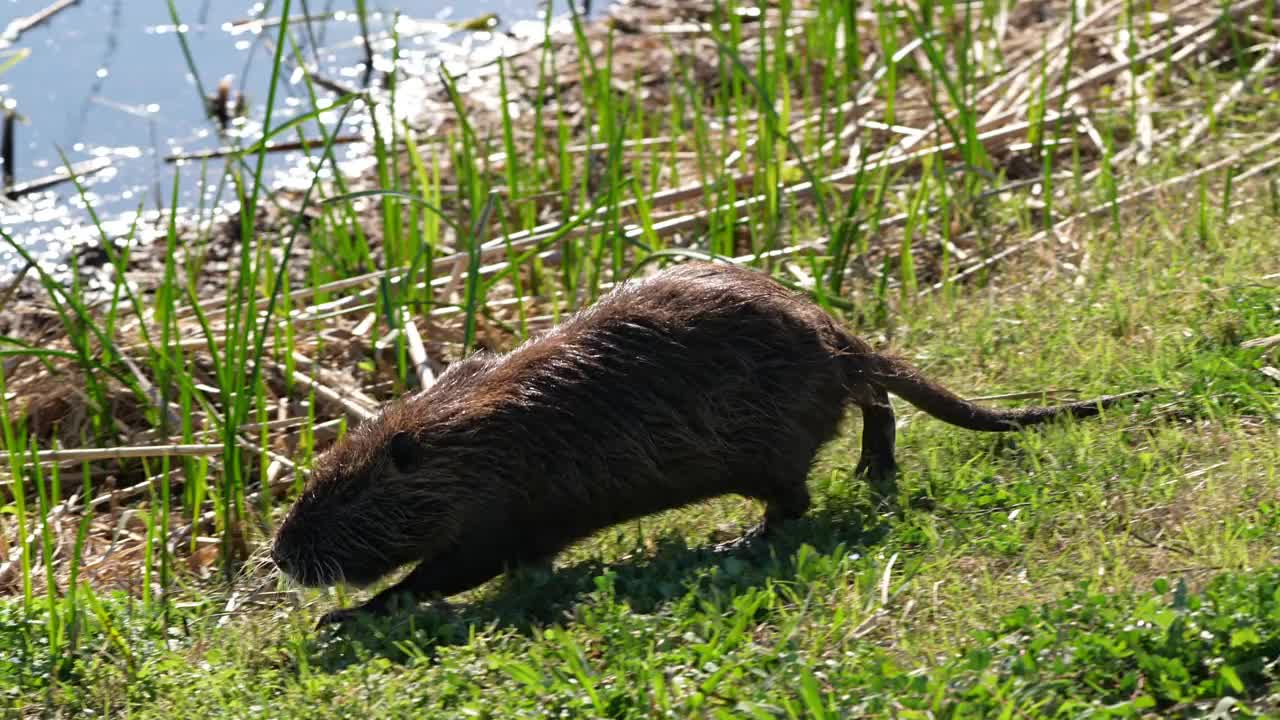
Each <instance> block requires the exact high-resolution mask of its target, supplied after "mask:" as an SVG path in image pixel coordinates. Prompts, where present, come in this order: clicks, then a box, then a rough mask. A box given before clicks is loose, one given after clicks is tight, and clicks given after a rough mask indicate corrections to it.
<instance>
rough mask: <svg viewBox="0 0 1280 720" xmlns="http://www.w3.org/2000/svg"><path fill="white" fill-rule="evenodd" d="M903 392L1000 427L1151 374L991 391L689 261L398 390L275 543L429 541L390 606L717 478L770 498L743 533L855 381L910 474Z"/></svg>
mask: <svg viewBox="0 0 1280 720" xmlns="http://www.w3.org/2000/svg"><path fill="white" fill-rule="evenodd" d="M890 392H892V393H894V394H895V395H898V396H900V397H902V398H903V399H905V400H907V401H909V402H910V403H912V404H913V405H916V406H917V407H919V408H921V409H922V410H924V411H925V412H927V413H929V414H931V415H933V416H934V417H937V418H939V419H941V420H944V421H946V422H948V423H952V424H954V425H959V426H961V427H964V428H968V429H970V430H986V431H1005V430H1016V429H1018V428H1021V427H1024V426H1027V425H1034V424H1037V423H1042V422H1044V421H1046V420H1049V419H1051V418H1054V417H1058V416H1061V415H1071V416H1076V417H1085V416H1089V415H1096V414H1097V413H1098V412H1099V408H1101V407H1105V406H1108V405H1111V404H1112V403H1114V402H1116V401H1117V400H1118V399H1120V398H1123V397H1130V396H1133V395H1135V394H1136V393H1128V394H1126V395H1117V396H1109V397H1104V398H1098V399H1096V400H1092V401H1088V402H1078V403H1072V404H1067V405H1060V406H1056V407H1031V408H1023V409H1014V410H1002V409H992V408H987V407H982V406H979V405H975V404H972V403H970V402H968V401H966V400H963V399H961V398H960V397H957V396H956V395H954V394H952V393H951V392H949V391H948V390H946V389H944V388H942V387H941V386H939V385H937V384H935V383H933V382H932V381H930V380H928V379H926V378H925V377H923V376H922V375H921V374H920V373H919V372H918V371H917V370H916V369H915V368H913V367H912V366H910V365H909V364H907V363H906V362H904V361H902V360H900V359H897V358H894V357H892V356H889V355H886V354H882V353H878V352H875V351H873V350H872V348H871V346H870V345H869V344H867V342H866V341H864V340H862V339H860V338H858V337H856V336H854V335H852V334H850V333H849V332H847V331H845V330H844V329H843V328H841V327H840V326H839V325H838V324H837V323H836V321H835V320H834V319H833V318H832V317H831V316H830V315H828V314H826V313H825V312H823V311H822V310H821V309H820V308H819V307H818V306H816V305H814V304H813V303H811V302H809V301H807V300H806V299H805V298H803V297H802V296H800V295H798V294H796V293H793V292H792V291H790V290H788V289H786V288H785V287H783V286H782V285H781V284H779V283H777V282H776V281H774V280H773V279H771V278H769V277H768V276H766V275H764V274H761V273H757V272H754V271H752V270H748V269H745V268H740V267H736V266H731V265H723V264H704V263H689V264H683V265H677V266H674V267H671V268H668V269H666V270H662V271H660V272H658V273H656V274H654V275H652V276H650V277H648V278H646V279H642V280H630V281H627V282H624V283H622V284H621V285H620V286H619V287H617V288H616V289H614V290H613V291H612V292H610V293H609V294H607V295H605V296H604V297H602V298H601V299H600V300H599V301H598V302H596V303H595V304H594V305H592V306H591V307H589V308H587V309H585V310H583V311H581V312H579V313H577V314H576V315H574V316H572V317H570V318H569V319H568V320H566V321H565V322H564V323H563V324H561V325H560V326H559V327H557V328H555V329H553V330H551V331H549V332H547V333H546V334H544V335H542V336H541V337H538V338H536V339H533V340H530V341H528V342H526V343H524V344H523V345H521V346H520V347H518V348H516V349H515V350H513V351H512V352H510V353H508V354H505V355H493V354H489V353H484V352H481V353H477V354H475V355H472V356H471V357H469V358H467V359H465V360H462V361H460V362H457V363H455V364H453V365H451V366H450V367H449V368H448V369H447V370H446V371H445V372H444V373H442V374H441V375H440V377H439V380H438V381H437V382H436V384H435V385H433V386H431V387H430V388H429V389H427V390H425V391H422V392H419V393H416V394H413V395H409V396H406V397H404V398H401V399H399V400H396V401H393V402H391V403H389V404H388V405H387V406H386V407H385V408H384V409H383V410H382V411H381V413H380V414H379V415H378V416H377V417H376V418H374V419H372V420H369V421H367V422H365V423H363V424H362V425H361V426H360V427H359V428H357V429H355V430H354V431H352V432H351V433H350V434H348V435H347V436H346V437H345V438H343V439H342V440H340V441H339V442H337V443H336V444H335V445H334V446H333V447H332V448H331V449H329V450H328V451H327V452H326V453H324V454H323V455H321V456H320V457H318V458H317V460H316V464H315V467H314V469H313V472H312V475H311V477H310V478H309V480H308V481H307V483H306V487H305V488H304V490H303V492H302V495H301V497H299V498H298V501H297V503H296V504H295V505H294V506H293V507H292V508H291V509H290V511H289V513H288V515H287V517H286V518H285V520H284V522H283V523H282V524H281V526H280V528H279V532H278V533H277V535H276V538H275V542H274V546H273V548H272V557H273V558H274V560H275V562H276V564H277V565H278V566H279V567H280V568H281V569H282V570H283V571H284V572H285V573H286V574H287V575H289V576H291V577H292V578H294V579H295V580H296V581H298V582H300V583H302V584H304V585H310V586H324V585H328V584H332V583H335V582H340V581H341V582H347V583H351V584H354V585H357V586H360V585H367V584H369V583H372V582H373V581H375V580H377V579H378V578H380V577H382V576H384V575H386V574H388V573H389V572H391V571H392V570H395V569H396V568H398V567H401V566H404V565H407V564H409V563H412V562H419V564H418V566H417V567H416V568H415V569H414V570H413V571H411V572H410V573H409V574H408V575H407V576H406V577H405V578H404V579H403V580H401V581H400V583H399V584H397V585H395V586H394V587H392V588H390V589H388V590H386V591H384V592H382V593H380V594H378V595H377V596H376V597H374V598H373V599H372V600H371V601H369V602H368V603H366V604H365V605H364V606H362V607H361V608H359V610H360V611H366V612H386V611H387V609H388V601H389V600H390V599H391V598H392V597H394V596H396V595H397V594H399V593H403V592H407V593H410V594H411V595H412V596H414V597H416V598H425V597H429V596H438V597H443V596H448V595H453V594H455V593H459V592H462V591H464V590H467V589H470V588H473V587H475V586H477V585H480V584H481V583H483V582H485V581H487V580H489V579H490V578H493V577H495V576H497V575H499V574H500V573H502V572H503V570H504V569H505V568H508V567H512V566H518V565H528V564H537V563H545V562H547V561H548V560H549V559H550V558H551V557H552V556H554V555H555V554H556V553H557V552H558V551H560V550H561V549H563V548H565V547H566V546H567V545H569V544H570V543H572V542H574V541H576V540H579V539H582V538H584V537H586V536H588V535H590V534H592V533H593V532H595V531H597V530H600V529H602V528H604V527H607V526H609V525H613V524H615V523H619V522H622V521H624V520H629V519H633V518H638V517H640V516H643V515H648V514H651V513H655V512H658V511H660V510H666V509H669V508H675V507H679V506H683V505H687V504H690V503H694V502H697V501H699V500H705V499H707V498H711V497H715V496H718V495H725V494H730V493H737V494H741V495H744V496H748V497H752V498H757V499H759V500H762V501H763V502H764V504H765V511H764V519H763V521H762V522H761V523H760V524H759V525H757V526H756V527H754V528H752V529H751V530H749V531H748V532H747V534H746V535H745V536H744V538H743V540H740V541H738V542H744V541H748V540H750V539H754V538H758V537H761V536H764V535H765V534H767V533H768V532H769V531H770V530H771V529H773V528H774V527H776V526H777V525H778V524H779V523H782V522H784V521H787V520H790V519H792V518H797V517H799V516H801V515H802V514H804V513H805V511H806V510H807V509H808V507H809V492H808V489H807V488H806V487H805V480H806V477H807V475H808V472H809V466H810V463H811V462H812V460H813V458H814V455H815V454H816V453H817V452H818V449H819V448H820V447H821V446H822V445H823V444H824V443H825V442H827V441H828V440H829V439H831V437H832V436H833V435H835V433H836V430H837V426H838V424H839V423H840V421H841V417H842V415H843V413H844V411H845V409H846V407H847V406H848V405H849V404H851V403H852V404H854V405H857V406H858V407H859V408H860V409H861V410H862V417H863V431H862V454H861V458H860V460H859V462H858V465H857V469H856V473H857V474H858V475H860V476H862V477H865V478H867V479H868V480H869V481H870V484H871V486H872V488H873V490H874V492H875V494H876V495H877V496H878V497H880V498H886V499H892V498H894V497H895V496H896V492H897V491H896V486H895V482H894V474H895V463H894V416H893V409H892V407H891V406H890V404H889V393H890ZM351 612H353V611H339V612H337V613H331V614H330V615H328V616H326V617H325V618H324V619H323V620H322V621H321V622H322V624H323V623H324V622H329V621H334V620H340V619H343V618H345V617H347V616H348V615H349V614H350V613H351Z"/></svg>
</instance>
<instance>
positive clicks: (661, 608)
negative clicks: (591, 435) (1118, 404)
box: [0, 188, 1280, 718]
mask: <svg viewBox="0 0 1280 720" xmlns="http://www.w3.org/2000/svg"><path fill="white" fill-rule="evenodd" d="M1237 195H1238V197H1242V198H1247V199H1248V200H1249V202H1248V203H1246V204H1245V205H1244V206H1243V207H1241V208H1238V209H1237V210H1235V211H1234V214H1233V216H1232V218H1231V223H1230V224H1229V225H1224V224H1223V223H1222V222H1221V218H1213V219H1212V222H1211V223H1210V227H1209V231H1208V233H1207V234H1203V235H1202V234H1201V233H1199V232H1197V229H1196V227H1194V223H1191V222H1188V221H1187V218H1186V216H1187V215H1188V214H1189V213H1188V211H1187V208H1186V207H1185V203H1183V202H1182V199H1181V197H1180V196H1179V195H1178V194H1177V193H1173V194H1171V195H1170V196H1169V197H1167V198H1166V199H1165V203H1167V204H1165V203H1161V204H1155V205H1152V206H1149V207H1148V208H1147V212H1145V213H1143V214H1142V216H1141V217H1139V218H1136V219H1134V220H1133V221H1132V222H1131V224H1128V225H1126V226H1125V227H1123V228H1122V230H1123V233H1122V234H1121V235H1119V236H1118V237H1117V236H1114V235H1112V234H1111V232H1110V231H1109V230H1108V228H1105V227H1099V228H1095V229H1094V231H1092V232H1089V233H1080V234H1079V236H1080V237H1081V238H1085V237H1091V238H1092V239H1089V240H1082V242H1085V243H1086V248H1085V250H1086V252H1085V254H1084V256H1083V257H1084V258H1086V260H1085V261H1084V262H1083V263H1081V268H1080V270H1079V273H1078V274H1077V273H1076V271H1075V269H1074V268H1072V267H1067V266H1063V265H1059V266H1057V267H1056V268H1054V267H1052V266H1051V265H1048V264H1046V263H1045V262H1043V261H1042V260H1041V259H1038V258H1035V257H1032V256H1028V257H1027V258H1025V259H1024V260H1023V261H1021V262H1019V263H1017V264H1016V265H1015V266H1014V267H1012V268H1010V269H1009V271H1008V272H1006V273H1004V274H1002V275H1001V277H1000V278H999V279H998V280H997V281H996V282H995V283H994V284H993V286H992V287H991V288H989V289H986V290H979V289H967V290H962V291H958V293H957V295H956V296H955V297H953V298H950V299H947V298H940V297H939V298H934V299H931V300H929V301H926V302H924V303H921V304H920V305H919V306H917V308H916V309H915V310H913V311H912V314H911V315H910V317H906V318H900V319H899V323H900V324H899V326H898V327H897V328H896V330H895V337H894V338H893V341H892V343H893V345H894V346H896V347H898V348H900V349H902V350H903V352H905V353H906V354H907V355H908V356H909V357H912V358H914V359H915V360H916V361H917V362H919V363H920V364H921V365H922V366H924V367H925V368H927V369H928V371H929V372H931V373H932V374H934V375H936V376H938V377H939V378H943V379H945V381H946V382H947V383H948V384H950V385H951V386H953V387H955V388H956V389H957V390H958V391H960V392H962V393H967V394H969V395H978V394H986V393H990V394H995V393H1001V392H1017V391H1023V390H1027V389H1034V388H1041V387H1051V388H1071V389H1073V390H1075V391H1077V392H1078V394H1079V395H1081V396H1088V395H1092V394H1098V393H1103V392H1108V391H1116V390H1122V389H1130V388H1135V387H1144V386H1150V385H1161V386H1164V387H1167V388H1172V389H1174V390H1177V391H1182V392H1184V393H1185V394H1184V395H1181V396H1179V395H1177V394H1176V393H1174V392H1167V393H1164V394H1162V395H1160V396H1158V397H1157V398H1155V399H1154V400H1152V401H1149V402H1145V403H1143V404H1141V405H1139V406H1137V407H1129V408H1124V409H1120V410H1118V411H1115V412H1112V413H1110V414H1109V415H1108V416H1107V417H1106V418H1104V419H1103V420H1101V421H1089V422H1078V423H1071V424H1065V425H1059V426H1054V427H1050V428H1047V429H1044V430H1043V431H1040V432H1028V433H1023V434H1019V435H1016V436H1005V437H999V438H997V437H993V436H986V435H979V434H975V433H970V432H966V431H962V430H959V429H956V428H952V427H949V426H945V425H943V424H941V423H939V422H937V421H934V420H931V419H927V418H925V417H924V416H922V415H917V414H913V412H912V411H911V410H910V409H909V408H908V407H906V406H905V405H900V411H901V414H900V418H901V426H902V428H901V435H900V462H901V465H902V467H903V469H904V475H903V478H902V481H901V482H902V486H903V490H904V493H905V494H906V495H907V496H908V497H910V498H912V499H913V509H912V510H910V511H909V512H908V514H907V516H906V517H905V518H904V519H902V520H877V519H874V518H871V517H869V516H868V515H867V514H866V513H867V509H868V506H867V502H866V496H865V490H864V489H863V488H862V487H860V486H859V485H858V484H856V483H854V482H852V481H851V480H850V479H849V474H850V471H851V469H852V467H853V465H854V463H855V462H856V439H857V420H856V418H850V422H849V429H848V432H847V433H845V434H844V435H843V436H842V437H841V438H840V439H839V440H838V441H837V442H836V443H833V444H832V446H830V447H829V448H828V449H827V451H825V452H824V453H823V455H822V458H821V460H820V462H819V464H818V465H817V467H816V468H815V470H814V472H813V475H812V478H811V482H812V485H813V486H814V489H815V495H816V507H815V509H814V511H813V513H812V515H811V517H810V519H809V520H807V521H805V522H803V523H800V524H798V525H796V526H794V527H793V528H791V529H790V530H789V531H788V532H787V533H786V534H785V536H784V537H782V538H780V539H779V540H778V541H777V542H776V543H774V545H773V546H772V547H771V548H769V549H765V550H762V551H759V552H757V553H755V554H751V555H738V556H734V557H727V558H725V557H712V556H710V555H708V554H707V553H706V552H704V551H703V550H702V549H701V548H704V547H705V546H706V545H707V544H708V543H710V542H712V541H714V540H716V539H720V538H722V537H727V536H728V535H730V534H732V533H733V532H736V531H737V530H738V529H740V528H742V527H744V526H745V525H746V524H748V523H749V522H750V521H751V520H752V518H753V517H754V515H755V513H756V512H757V509H756V508H754V507H752V506H751V505H750V504H749V503H747V502H745V501H742V500H740V499H737V498H730V499H724V500H721V501H717V502H714V503H710V504H707V505H704V506H700V507H696V508H690V509H686V510H683V511H679V512H672V513H668V514H666V515H663V516H661V517H658V518H653V519H649V520H646V521H644V522H642V523H639V524H635V525H629V526H625V527H620V528H617V529H615V530H611V531H608V532H606V533H603V534H602V535H601V536H600V537H598V538H596V539H594V540H593V541H591V542H589V543H586V544H584V545H583V546H581V547H578V548H575V549H573V550H572V551H571V552H569V553H567V554H566V555H565V556H564V557H563V558H562V559H561V562H560V569H559V570H558V571H557V573H556V574H554V575H526V576H522V577H518V578H515V579H511V580H508V581H507V586H506V587H501V588H500V587H488V588H485V589H483V590H481V591H480V592H479V593H478V594H477V595H476V596H475V597H473V598H470V600H472V602H469V603H460V604H458V605H455V607H454V608H453V610H452V611H451V612H449V613H445V614H441V613H440V612H438V611H433V610H430V609H427V608H423V609H422V610H421V611H420V612H418V613H417V614H414V615H409V616H402V617H398V618H395V619H393V620H390V621H385V622H380V623H377V624H371V625H366V626H362V627H359V628H356V629H354V630H353V631H351V633H350V635H349V636H348V637H346V638H334V637H331V636H328V635H324V636H318V635H316V634H314V633H312V632H311V630H310V627H311V624H312V623H313V622H314V620H315V618H316V617H317V616H318V614H319V613H320V612H322V611H323V610H324V609H326V608H327V607H328V606H329V605H331V604H332V598H319V599H317V598H314V597H312V598H311V599H312V600H314V601H315V602H311V603H308V604H306V605H305V606H304V607H303V608H302V609H297V610H295V609H290V608H288V607H287V606H280V605H276V606H274V607H271V606H269V605H267V606H263V607H257V606H249V607H247V608H246V609H243V610H240V611H238V612H235V613H232V614H231V615H229V616H222V615H220V614H218V612H219V611H220V610H221V609H222V602H221V601H217V602H216V603H215V600H214V598H212V597H210V596H208V595H201V594H193V596H192V599H193V602H192V603H189V604H183V603H179V606H178V609H175V610H173V611H172V612H173V613H175V614H177V615H176V616H173V617H171V618H170V625H171V626H172V627H174V628H175V630H173V631H171V635H172V637H170V638H169V641H168V642H169V647H168V648H165V646H164V645H165V644H164V638H163V636H162V634H161V633H160V632H159V631H158V630H156V628H157V627H159V623H158V622H156V621H155V619H154V618H148V617H146V613H145V612H144V611H142V610H140V609H138V607H137V606H126V605H125V604H123V603H120V604H108V605H107V606H105V607H103V608H102V609H101V614H99V615H98V621H97V622H96V623H94V624H93V625H92V626H91V627H89V628H85V629H84V632H85V633H86V634H87V635H89V636H92V638H93V639H92V640H91V641H89V642H85V643H84V644H83V647H84V652H83V654H82V655H83V662H82V663H81V664H80V665H79V666H78V667H77V668H76V670H75V672H74V674H73V676H72V677H70V678H68V679H67V680H66V681H65V682H63V683H60V684H58V685H55V686H52V687H49V686H47V685H45V682H44V681H43V680H42V679H41V678H40V677H39V668H38V663H36V666H28V668H27V669H28V671H29V672H30V673H34V674H28V673H24V672H22V671H21V670H19V669H17V668H15V669H11V670H7V671H6V670H0V673H6V672H7V673H16V674H18V675H20V676H22V675H25V677H18V678H17V679H18V681H19V685H18V686H19V688H21V689H18V690H16V692H17V693H18V694H17V695H16V696H11V697H10V698H9V699H8V700H9V701H10V702H13V703H15V704H16V705H17V706H19V707H21V706H26V707H27V708H28V709H31V708H34V707H37V706H40V705H46V704H52V705H57V706H60V707H64V708H75V707H83V708H86V709H89V708H91V709H94V710H96V711H98V712H107V713H109V714H114V713H120V712H122V711H128V714H130V715H135V716H138V717H184V716H187V717H213V716H218V717H267V716H270V717H295V716H296V717H308V718H312V717H355V716H359V717H385V716H401V717H420V716H422V715H423V714H424V712H426V711H430V712H431V713H434V714H435V716H439V717H460V716H468V715H470V716H478V717H485V716H490V717H510V716H516V715H521V714H523V715H526V716H529V717H544V716H549V715H553V714H559V715H562V716H617V717H626V716H641V715H649V714H664V715H666V716H669V717H691V716H705V717H752V716H758V717H773V716H778V715H781V716H797V717H799V716H820V715H822V714H823V713H828V714H832V715H834V714H840V715H845V714H849V713H853V714H863V713H865V714H869V715H881V714H891V713H893V712H894V711H895V709H896V711H897V712H898V714H899V716H911V713H909V712H907V710H908V709H915V710H919V711H924V710H925V709H928V708H933V709H934V710H935V712H940V714H943V715H947V714H960V715H964V714H966V713H973V714H981V715H984V716H985V715H995V714H996V713H997V712H998V711H999V710H1001V709H1006V710H1007V709H1010V708H1016V710H1017V711H1018V714H1020V715H1022V716H1026V715H1038V714H1041V713H1049V712H1054V711H1057V712H1061V713H1063V714H1065V715H1069V716H1077V715H1078V714H1079V712H1080V711H1081V708H1080V707H1079V706H1078V705H1073V704H1072V703H1083V704H1087V705H1089V706H1091V707H1093V708H1094V709H1095V710H1098V709H1101V708H1105V707H1108V706H1110V707H1111V710H1110V711H1111V712H1115V713H1119V714H1129V713H1140V712H1142V711H1143V708H1148V707H1149V706H1150V705H1151V704H1152V703H1156V707H1157V708H1158V711H1159V712H1160V713H1162V714H1167V713H1176V712H1183V711H1192V710H1195V711H1204V710H1206V709H1211V708H1212V707H1213V706H1214V705H1215V703H1217V702H1218V700H1216V699H1214V698H1218V697H1221V696H1224V695H1230V696H1236V697H1240V698H1242V699H1243V700H1244V701H1245V702H1247V703H1249V704H1250V705H1252V706H1253V707H1254V708H1255V709H1258V710H1263V711H1265V710H1266V709H1268V708H1269V709H1270V711H1271V712H1277V711H1278V710H1280V680H1277V676H1278V673H1277V670H1276V668H1275V667H1274V662H1275V659H1276V657H1277V655H1278V654H1280V573H1277V572H1276V570H1275V569H1274V568H1273V567H1272V566H1273V565H1274V563H1275V561H1276V560H1277V558H1278V557H1280V551H1278V550H1277V542H1276V537H1277V531H1280V443H1277V442H1276V439H1277V435H1276V431H1275V424H1274V422H1275V418H1276V416H1277V412H1278V405H1280V400H1278V397H1277V392H1276V385H1275V384H1274V383H1273V382H1272V381H1270V380H1268V379H1267V378H1266V377H1265V376H1264V375H1263V374H1262V373H1261V372H1260V371H1259V370H1258V368H1259V367H1260V366H1261V365H1263V364H1267V363H1270V364H1272V365H1275V364H1276V359H1275V356H1274V355H1275V351H1274V350H1273V351H1272V355H1271V356H1270V359H1269V360H1268V359H1266V358H1265V357H1264V355H1265V351H1264V350H1262V349H1253V350H1248V349H1241V348H1240V342H1241V341H1243V340H1247V339H1250V338H1255V337H1260V336H1266V335H1271V334H1274V333H1275V332H1276V328H1277V326H1280V292H1278V291H1277V278H1276V277H1274V273H1276V272H1277V271H1280V261H1277V260H1276V258H1277V257H1280V220H1277V217H1276V215H1274V214H1272V212H1271V210H1272V209H1271V208H1270V207H1269V204H1268V202H1267V198H1266V193H1265V192H1263V191H1260V190H1258V189H1256V188H1251V189H1244V190H1241V189H1237ZM1079 257H1080V256H1076V258H1077V260H1078V259H1079ZM1268 275H1272V277H1269V278H1268V277H1267V276H1268ZM770 553H772V555H770ZM1215 576H1218V577H1219V579H1218V580H1211V578H1213V577H1215ZM183 599H187V598H183ZM1044 603H1049V604H1048V605H1043V604H1044ZM19 618H20V615H19V613H18V612H17V610H16V609H15V608H14V607H13V606H11V605H5V606H0V638H5V637H10V638H15V637H16V636H17V634H16V633H6V632H3V629H4V628H6V627H9V628H13V627H14V624H15V623H17V622H20V620H19ZM103 620H106V621H107V623H108V626H109V627H110V631H109V632H108V631H104V629H103V628H104V626H103V625H102V621H103ZM2 642H4V640H2V639H0V643H2ZM13 642H16V640H15V641H13ZM0 655H4V656H7V657H9V658H14V659H17V658H19V657H28V658H29V657H30V656H29V655H26V654H22V653H20V652H19V649H18V648H17V647H3V648H0ZM37 656H38V652H37ZM1267 662H1271V663H1272V665H1269V666H1265V667H1264V665H1265V663H1267ZM3 664H4V663H0V666H2V665H3ZM1224 668H1226V669H1224ZM6 685H9V683H5V682H0V686H6ZM1068 698H1071V699H1070V700H1069V701H1068V700H1067V699H1068ZM1198 698H1210V700H1206V701H1203V702H1201V703H1200V704H1196V700H1197V699H1198ZM1064 702H1065V704H1064Z"/></svg>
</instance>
